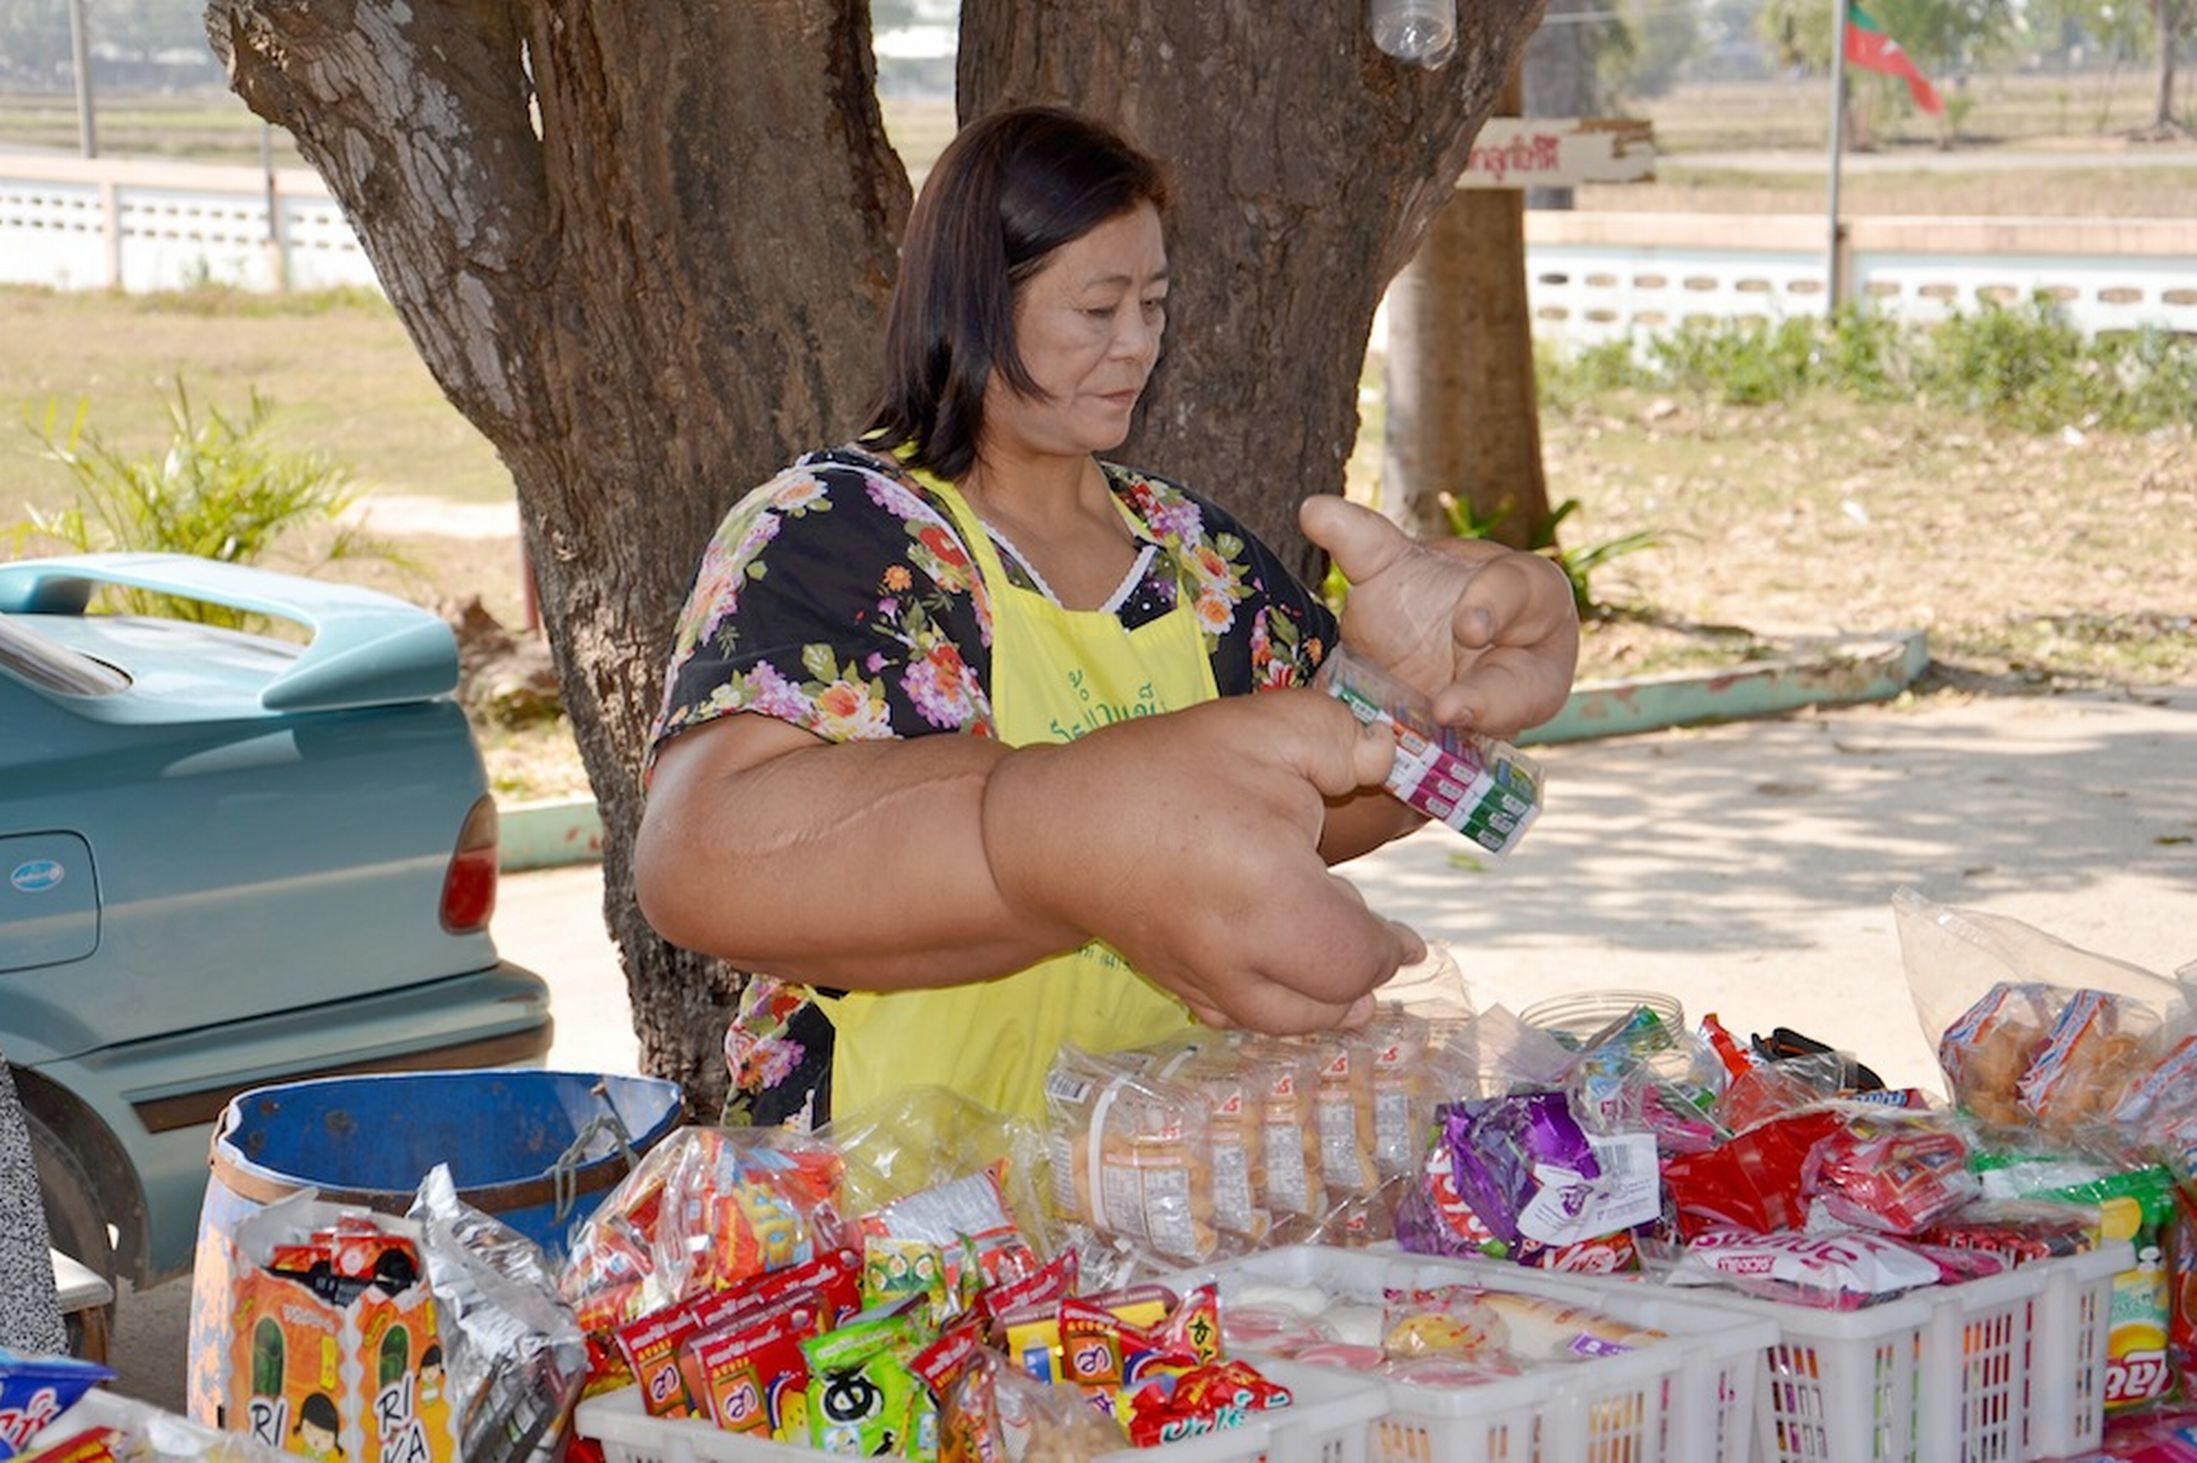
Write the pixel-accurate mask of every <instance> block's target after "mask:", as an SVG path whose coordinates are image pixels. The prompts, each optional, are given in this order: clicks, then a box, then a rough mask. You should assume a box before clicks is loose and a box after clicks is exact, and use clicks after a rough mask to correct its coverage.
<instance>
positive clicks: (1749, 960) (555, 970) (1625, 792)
mask: <svg viewBox="0 0 2197 1463" xmlns="http://www.w3.org/2000/svg"><path fill="white" fill-rule="evenodd" d="M2193 749H2197V687H2191V688H2188V689H2185V690H2181V691H2178V692H2174V693H2163V694H2160V695H2157V696H2151V697H2147V698H2145V699H2141V700H2127V699H2105V698H2087V697H2062V698H2055V699H2043V700H2020V699H2017V700H1982V701H1976V702H1973V703H1969V704H1966V705H1933V706H1931V707H1929V708H1928V709H1925V710H1921V711H1918V712H1900V711H1896V710H1891V709H1884V708H1868V709H1856V710H1848V711H1838V712H1830V713H1825V714H1820V715H1806V716H1797V717H1792V718H1788V719H1785V720H1780V721H1767V722H1754V723H1746V724H1741V725H1734V726H1725V727H1717V728H1711V729H1707V730H1700V731H1691V732H1669V733H1658V734H1652V735H1647V736H1639V737H1631V738H1624V739H1618V740H1612V741H1606V742H1588V743H1580V744H1575V745H1572V746H1566V747H1557V748H1549V749H1545V750H1544V751H1543V752H1541V753H1540V756H1541V757H1542V760H1543V762H1544V765H1545V767H1546V770H1547V773H1548V781H1549V805H1548V810H1547V812H1546V813H1545V814H1544V816H1543V817H1542V820H1541V822H1540V823H1539V825H1538V826H1536V827H1535V828H1534V829H1533V831H1532V832H1531V834H1530V835H1529V836H1528V838H1527V840H1526V842H1525V843H1524V844H1523V845H1522V847H1521V848H1520V851H1519V852H1518V853H1517V854H1516V855H1515V856H1514V857H1513V858H1512V859H1511V860H1510V861H1509V862H1507V863H1505V864H1504V865H1502V866H1500V867H1497V868H1492V869H1480V868H1475V867H1469V866H1464V865H1461V864H1460V863H1459V862H1458V861H1457V859H1456V857H1455V856H1456V855H1457V854H1458V852H1459V851H1460V849H1461V847H1462V845H1461V844H1460V843H1459V842H1458V841H1457V840H1456V839H1455V838H1454V836H1453V835H1451V834H1449V833H1448V832H1447V831H1446V830H1443V829H1438V828H1437V829H1429V830H1426V831H1424V832H1421V833H1419V834H1417V835H1414V836H1413V837H1412V838H1409V839H1406V840H1405V841H1403V842H1402V843H1399V844H1397V845H1394V846H1392V847H1390V848H1387V849H1384V850H1382V851H1381V852H1379V853H1377V854H1374V855H1372V856H1371V857H1369V858H1366V859H1363V860H1360V861H1359V862H1358V863H1357V864H1355V865H1353V866H1352V867H1351V869H1350V874H1351V877H1352V878H1353V879H1354V880H1355V881H1356V882H1357V883H1358V885H1359V887H1360V888H1361V889H1362V890H1364V892H1365V894H1366V897H1367V899H1368V900H1369V901H1370V902H1371V903H1372V904H1373V905H1374V907H1376V908H1378V909H1380V910H1382V911H1384V912H1385V913H1388V914H1390V915H1393V916H1395V917H1397V918H1400V919H1404V920H1407V921H1409V922H1411V923H1412V924H1414V925H1416V926H1417V927H1418V928H1419V929H1421V930H1422V931H1424V932H1425V933H1426V934H1427V935H1428V936H1429V937H1431V938H1435V939H1439V940H1443V941H1446V942H1447V943H1448V945H1449V947H1450V948H1451V949H1452V951H1453V952H1454V954H1455V958H1456V960H1457V963H1458V964H1459V966H1460V968H1461V969H1462V971H1463V974H1464V976H1465V979H1466V982H1467V985H1468V987H1469V991H1470V995H1471V997H1472V999H1473V1000H1474V1001H1475V1002H1476V1003H1477V1004H1478V1005H1480V1006H1482V1007H1485V1006H1488V1005H1491V1004H1496V1003H1503V1004H1507V1005H1510V1006H1512V1007H1513V1008H1516V1007H1518V1006H1522V1005H1524V1004H1526V1003H1528V1002H1531V1001H1533V1000H1537V999H1540V998H1543V997H1546V996H1550V995H1558V994H1563V993H1566V992H1570V991H1576V990H1589V989H1597V988H1609V987H1623V988H1646V989H1651V990H1660V991H1665V992H1668V993H1670V994H1672V995H1675V996H1677V997H1678V998H1679V999H1680V1000H1681V1001H1682V1002H1683V1003H1684V1005H1685V1008H1686V1011H1687V1013H1688V1016H1689V1019H1691V1018H1693V1017H1698V1016H1700V1015H1702V1014H1704V1013H1706V1012H1710V1011H1715V1012H1717V1013H1719V1014H1720V1015H1721V1016H1722V1017H1723V1018H1724V1020H1725V1021H1726V1022H1727V1024H1729V1025H1731V1026H1732V1027H1733V1028H1735V1029H1736V1030H1739V1031H1741V1032H1743V1033H1744V1032H1748V1031H1757V1030H1761V1031H1766V1030H1768V1029H1769V1028H1770V1027H1771V1026H1774V1025H1781V1024H1782V1025H1787V1026H1792V1027H1795V1028H1797V1029H1799V1030H1802V1031H1806V1032H1808V1033H1810V1034H1813V1035H1816V1036H1819V1037H1822V1038H1823V1039H1825V1040H1827V1041H1830V1042H1832V1043H1834V1044H1835V1045H1838V1046H1841V1047H1845V1048H1848V1049H1850V1050H1852V1051H1854V1052H1856V1053H1858V1054H1860V1055H1861V1056H1862V1057H1863V1058H1864V1059H1865V1060H1867V1061H1868V1062H1869V1063H1870V1064H1871V1065H1873V1066H1875V1067H1876V1068H1877V1069H1878V1070H1879V1071H1880V1072H1882V1073H1883V1075H1884V1076H1885V1078H1886V1079H1887V1080H1888V1081H1891V1082H1893V1083H1895V1084H1907V1083H1916V1084H1920V1085H1924V1086H1932V1085H1935V1071H1934V1067H1933V1065H1932V1062H1931V1055H1930V1052H1931V1048H1930V1042H1929V1040H1928V1039H1927V1038H1926V1037H1925V1035H1924V1033H1923V1031H1922V1030H1921V1028H1920V1026H1919V1025H1918V1023H1917V1021H1916V1018H1915V1015H1914V1011H1913V1009H1912V1006H1911V1003H1910V1000H1909V997H1908V993H1907V988H1906V983H1905V979H1904V977H1903V974H1902V971H1901V965H1900V955H1899V949H1898V944H1897V940H1896V938H1895V935H1894V932H1893V923H1892V914H1891V908H1890V903H1889V901H1890V899H1891V896H1892V894H1893V891H1894V890H1896V889H1897V888H1899V887H1900V886H1901V885H1903V884H1908V885H1913V886H1914V887H1916V888H1918V889H1919V890H1921V891H1922V892H1923V893H1924V894H1926V895H1928V896H1929V897H1931V898H1934V899H1937V900H1939V901H1941V902H1945V903H1950V904H1960V905H1971V906H1976V907H1980V908H1984V909H1989V910H1993V911H1996V912H1999V913H2003V914H2007V915H2011V916H2014V917H2016V918H2019V919H2023V920H2026V921H2028V922H2029V923H2031V924H2033V925H2036V926H2038V927H2039V928H2042V929H2045V930H2047V931H2050V932H2051V933H2053V934H2056V935H2058V936H2059V937H2061V938H2062V939H2065V940H2067V941H2069V942H2071V943H2073V944H2076V945H2080V946H2084V947H2087V948H2089V949H2093V950H2097V951H2099V952H2101V953H2104V954H2108V955H2113V956H2117V957H2119V958H2121V959H2123V960H2127V961H2131V962H2134V963H2135V964H2137V965H2140V966H2143V967H2145V968H2147V969H2150V970H2154V971H2160V972H2166V971H2171V970H2172V969H2174V968H2175V967H2176V966H2178V965H2181V964H2183V963H2185V962H2188V961H2191V960H2193V959H2197V750H2193ZM601 907H602V885H601V880H600V877H599V875H598V872H597V870H596V869H594V868H593V867H578V868H571V869H563V870H553V871H548V872H542V873H534V874H525V875H520V876H518V877H515V878H511V879H509V880H507V881H506V882H505V884H504V890H503V898H502V900H501V903H500V905H499V908H498V911H497V915H496V922H495V934H496V939H497V942H498V944H499V946H500V947H501V948H502V949H503V951H504V952H505V953H506V954H507V955H508V956H509V957H511V958H513V959H516V960H519V961H521V962H523V963H525V964H527V965H529V966H532V967H533V968H534V969H537V970H539V971H541V972H542V973H543V974H544V975H545V976H547V977H548V978H549V979H550V981H551V983H552V984H553V986H554V988H555V992H556V996H555V999H556V1003H557V1013H558V1026H557V1030H558V1036H557V1045H556V1048H555V1049H554V1051H553V1052H552V1054H551V1060H552V1062H553V1064H555V1065H557V1066H568V1067H573V1068H579V1069H586V1070H598V1071H627V1070H632V1067H633V1063H634V1060H635V1044H634V1041H633V1038H632V1036H631V1026H630V1023H629V1019H628V1012H627V1008H626V1005H625V995H624V985H623V981H622V978H621V977H620V975H619V972H618V968H617V964H616V960H615V958H614V956H613V953H612V949H611V945H610V942H609V940H608V938H607V937H606V936H605V935H604V933H603V926H602V918H601ZM188 1299H189V1282H188V1281H187V1280H186V1281H177V1282H171V1283H170V1284H168V1285H165V1286H162V1287H159V1288H158V1289H156V1290H154V1291H152V1292H150V1293H148V1294H146V1295H143V1296H133V1297H128V1298H126V1300H125V1302H124V1304H123V1306H122V1311H121V1316H120V1335H119V1337H118V1341H117V1353H116V1357H117V1364H118V1368H119V1370H120V1371H121V1373H122V1385H123V1387H124V1389H125V1390H127V1391H129V1392H131V1393H133V1394H134V1395H141V1396H145V1397H148V1398H152V1399H155V1400H165V1401H166V1402H168V1404H169V1405H171V1406H172V1405H179V1404H180V1400H181V1395H182V1379H183V1320H184V1311H185V1308H186V1306H187V1303H188Z"/></svg>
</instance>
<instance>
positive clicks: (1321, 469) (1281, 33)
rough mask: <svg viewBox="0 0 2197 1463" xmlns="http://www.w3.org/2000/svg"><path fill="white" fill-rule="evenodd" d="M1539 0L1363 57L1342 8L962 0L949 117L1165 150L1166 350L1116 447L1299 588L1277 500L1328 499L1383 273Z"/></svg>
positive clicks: (1358, 20) (1427, 218) (1344, 455)
mask: <svg viewBox="0 0 2197 1463" xmlns="http://www.w3.org/2000/svg"><path fill="white" fill-rule="evenodd" d="M1540 8H1541V3H1540V0H1499V3H1491V4H1469V5H1461V6H1459V7H1458V17H1457V24H1458V47H1457V55H1456V57H1455V59H1454V60H1452V61H1451V62H1450V63H1449V64H1448V66H1446V67H1445V68H1443V69H1442V70H1440V71H1433V72H1430V71H1425V70H1422V69H1420V68H1417V67H1412V66H1406V65H1404V64H1402V63H1400V62H1397V61H1395V60H1392V59H1390V58H1389V57H1387V56H1385V55H1383V54H1382V53H1381V52H1380V51H1378V50H1377V49H1375V47H1374V45H1373V41H1372V38H1371V37H1370V35H1369V34H1368V33H1367V31H1366V27H1365V23H1364V19H1363V16H1364V7H1363V4H1362V3H1360V0H1328V3H1325V4H1310V3H1297V4H1288V5H1275V4H1267V3H1253V0H1175V3H1170V4H1154V3H1143V4H1139V3H1134V0H1109V3H1103V4H1101V3H1092V0H1081V3H1070V0H963V3H962V7H961V56H960V70H959V98H960V110H961V115H962V117H963V119H964V120H966V119H967V118H969V117H972V116H975V115H978V114H980V113H982V112H985V111H988V110H990V109H991V108H993V107H996V106H1000V105H1004V104H1009V103H1014V102H1026V101H1041V100H1044V101H1059V102H1065V103H1067V104H1068V105H1070V106H1076V107H1081V108H1083V109H1086V110H1088V111H1092V112H1095V113H1098V114H1099V115H1102V116H1108V117H1112V118H1114V119H1116V120H1117V121H1118V122H1120V123H1121V124H1122V125H1123V126H1124V127H1126V128H1127V129H1128V130H1129V131H1130V133H1131V134H1132V135H1133V136H1134V137H1136V138H1137V140H1138V141H1139V142H1141V143H1142V144H1143V145H1144V146H1145V147H1147V148H1149V149H1151V150H1152V151H1154V152H1156V153H1158V154H1159V155H1160V156H1161V157H1163V158H1165V159H1167V160H1168V162H1169V164H1170V165H1171V167H1172V170H1173V173H1174V176H1175V178H1176V182H1177V187H1176V189H1175V201H1174V209H1173V217H1172V219H1171V220H1170V222H1169V228H1168V252H1169V265H1170V270H1171V273H1172V283H1171V284H1170V286H1169V290H1168V302H1167V308H1168V327H1167V346H1166V352H1165V355H1164V356H1163V357H1162V359H1161V362H1160V367H1159V370H1158V372H1157V373H1156V375H1155V376H1154V378H1153V384H1152V387H1151V388H1150V390H1149V391H1148V393H1147V397H1146V402H1145V405H1144V407H1143V409H1142V411H1141V413H1140V417H1139V421H1138V424H1137V427H1136V429H1135V431H1134V433H1133V435H1132V436H1131V438H1130V440H1129V442H1128V443H1127V445H1125V446H1124V447H1123V448H1122V449H1121V453H1120V456H1121V457H1122V459H1123V460H1124V461H1126V462H1130V463H1133V464H1135V465H1137V466H1140V467H1144V468H1147V469H1149V470H1151V471H1153V472H1158V473H1163V474H1165V475H1167V476H1170V477H1174V478H1178V479H1180V480H1181V481H1183V482H1184V483H1186V484H1188V485H1189V486H1191V487H1193V488H1195V489H1197V490H1199V491H1201V492H1204V493H1206V494H1208V495H1210V496H1212V497H1213V498H1215V499H1216V500H1217V501H1219V502H1220V503H1222V504H1223V505H1224V506H1226V507H1228V508H1229V509H1230V511H1232V512H1234V513H1236V514H1238V515H1239V516H1241V517H1242V518H1243V520H1244V522H1245V523H1246V524H1247V525H1248V526H1249V527H1250V528H1251V529H1252V531H1253V532H1255V533H1257V534H1258V535H1259V536H1260V537H1261V538H1263V539H1265V540H1266V541H1267V542H1268V543H1270V544H1272V545H1273V546H1274V548H1275V549H1276V551H1277V552H1279V553H1280V554H1281V555H1282V556H1283V557H1284V559H1285V560H1287V561H1289V562H1290V563H1291V565H1292V567H1293V568H1295V569H1296V570H1297V571H1298V572H1299V573H1300V574H1302V575H1304V576H1306V577H1307V578H1308V579H1309V580H1310V582H1312V583H1318V582H1319V576H1320V574H1321V573H1323V572H1324V567H1325V566H1324V564H1323V563H1322V562H1321V560H1320V557H1319V556H1318V554H1317V553H1316V552H1315V551H1314V550H1313V549H1312V547H1311V545H1310V544H1308V543H1307V542H1306V541H1305V540H1304V539H1303V537H1302V536H1301V535H1300V534H1299V533H1298V532H1297V526H1296V505H1297V503H1298V501H1299V500H1301V499H1302V498H1304V497H1305V496H1306V495H1308V494H1311V493H1334V492H1340V491H1341V490H1342V487H1343V469H1344V464H1345V463H1346V462H1347V460H1348V459H1349V456H1350V449H1351V444H1352V443H1353V441H1355V439H1356V437H1357V430H1358V372H1359V367H1360V366H1361V365H1362V364H1363V361H1364V355H1365V345H1366V338H1367V336H1368V334H1369V333H1370V332H1371V330H1372V327H1373V312H1374V310H1375V308H1376V307H1377V306H1378V305H1379V304H1380V302H1381V296H1382V293H1383V291H1384V290H1386V288H1387V286H1388V281H1389V277H1390V276H1391V275H1393V274H1394V273H1395V272H1396V270H1397V269H1398V268H1400V267H1401V266H1402V265H1403V262H1404V261H1405V260H1407V259H1409V258H1410V257H1411V255H1412V252H1413V251H1414V250H1415V249H1416V248H1417V247H1418V245H1419V239H1420V237H1421V236H1422V235H1423V234H1424V233H1425V232H1426V230H1427V227H1428V225H1429V224H1430V223H1431V222H1432V220H1433V218H1434V215H1435V213H1436V212H1437V211H1438V210H1439V209H1440V208H1441V206H1442V205H1443V203H1444V202H1445V201H1446V200H1447V199H1448V198H1449V196H1450V194H1451V193H1453V192H1454V191H1455V188H1456V182H1457V179H1458V177H1459V175H1460V174H1462V173H1463V171H1464V167H1465V159H1466V155H1467V153H1468V152H1469V150H1470V148H1471V144H1472V137H1473V134H1474V133H1475V132H1477V131H1478V130H1479V126H1480V123H1481V121H1482V120H1483V119H1485V118H1486V117H1487V115H1488V113H1489V112H1490V111H1491V110H1492V109H1493V107H1494V105H1495V97H1496V93H1497V92H1498V91H1499V90H1500V89H1501V87H1502V84H1503V79H1504V77H1505V76H1506V75H1507V74H1508V72H1509V69H1510V66H1511V62H1512V61H1513V59H1514V58H1515V57H1516V56H1517V54H1518V48H1519V47H1520V46H1521V45H1523V44H1524V42H1525V38H1526V36H1527V35H1528V34H1529V33H1530V32H1531V31H1532V28H1533V26H1534V24H1535V23H1536V21H1537V20H1538V19H1539V16H1540Z"/></svg>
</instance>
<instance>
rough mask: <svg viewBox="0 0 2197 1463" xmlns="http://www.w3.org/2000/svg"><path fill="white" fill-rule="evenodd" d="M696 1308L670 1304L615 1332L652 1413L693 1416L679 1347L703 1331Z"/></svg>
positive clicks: (646, 1404) (647, 1406) (620, 1353)
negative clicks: (696, 1318) (681, 1367)
mask: <svg viewBox="0 0 2197 1463" xmlns="http://www.w3.org/2000/svg"><path fill="white" fill-rule="evenodd" d="M701 1329H702V1328H701V1325H700V1323H699V1322H697V1321H696V1320H695V1318H694V1311H693V1309H692V1308H691V1307H689V1306H685V1305H675V1306H666V1307H665V1308H664V1309H662V1310H660V1311H652V1312H650V1313H649V1314H648V1315H645V1316H643V1317H641V1319H640V1320H638V1321H629V1322H627V1323H626V1324H625V1325H623V1326H620V1327H619V1328H618V1329H617V1330H616V1331H614V1332H612V1333H611V1334H612V1336H613V1338H614V1339H615V1340H616V1342H617V1345H618V1354H619V1355H620V1356H622V1357H624V1358H625V1364H626V1367H627V1369H628V1370H629V1371H631V1372H632V1373H633V1380H634V1383H635V1385H637V1386H639V1387H640V1389H641V1405H642V1406H643V1407H646V1408H647V1409H648V1414H649V1416H651V1417H691V1416H693V1415H694V1408H693V1404H692V1402H691V1401H690V1400H689V1399H688V1397H687V1389H686V1381H685V1379H684V1378H683V1377H681V1376H680V1374H679V1348H680V1347H682V1346H684V1345H685V1344H686V1343H687V1340H688V1339H689V1338H690V1337H693V1336H697V1335H700V1334H701Z"/></svg>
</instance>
